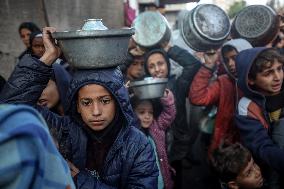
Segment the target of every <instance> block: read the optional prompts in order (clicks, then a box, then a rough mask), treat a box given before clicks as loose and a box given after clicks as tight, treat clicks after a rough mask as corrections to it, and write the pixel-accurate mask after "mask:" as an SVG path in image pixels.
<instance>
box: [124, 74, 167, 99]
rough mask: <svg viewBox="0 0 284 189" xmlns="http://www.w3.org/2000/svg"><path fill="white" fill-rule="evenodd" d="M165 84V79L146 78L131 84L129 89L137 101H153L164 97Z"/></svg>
mask: <svg viewBox="0 0 284 189" xmlns="http://www.w3.org/2000/svg"><path fill="white" fill-rule="evenodd" d="M167 83H168V79H167V78H152V77H148V78H145V79H144V80H141V81H134V82H131V83H130V86H129V87H130V89H132V90H133V92H134V95H135V96H137V97H138V98H139V99H153V98H160V97H162V96H163V95H164V91H165V88H166V85H167Z"/></svg>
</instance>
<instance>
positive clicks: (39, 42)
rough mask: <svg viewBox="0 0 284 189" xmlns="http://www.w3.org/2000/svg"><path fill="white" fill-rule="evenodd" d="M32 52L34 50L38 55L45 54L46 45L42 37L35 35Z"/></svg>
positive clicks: (34, 53)
mask: <svg viewBox="0 0 284 189" xmlns="http://www.w3.org/2000/svg"><path fill="white" fill-rule="evenodd" d="M32 52H33V55H36V56H37V57H42V56H43V54H44V52H45V48H44V45H43V39H42V37H35V38H34V39H33V42H32Z"/></svg>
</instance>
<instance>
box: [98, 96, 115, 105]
mask: <svg viewBox="0 0 284 189" xmlns="http://www.w3.org/2000/svg"><path fill="white" fill-rule="evenodd" d="M111 100H112V99H111V98H110V97H103V98H101V99H100V102H101V103H102V104H109V103H110V101H111Z"/></svg>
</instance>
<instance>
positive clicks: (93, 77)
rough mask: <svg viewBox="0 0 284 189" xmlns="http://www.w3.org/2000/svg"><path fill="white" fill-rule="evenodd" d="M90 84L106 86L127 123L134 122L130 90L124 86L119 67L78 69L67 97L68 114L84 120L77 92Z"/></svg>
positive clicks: (78, 119) (80, 120)
mask: <svg viewBox="0 0 284 189" xmlns="http://www.w3.org/2000/svg"><path fill="white" fill-rule="evenodd" d="M88 84H98V85H101V86H103V87H105V88H106V89H107V90H108V91H109V92H110V93H111V94H112V95H113V96H114V98H115V100H116V102H117V104H118V106H119V108H120V109H121V112H122V113H123V116H124V118H125V120H126V122H127V125H132V124H134V122H133V115H134V113H133V110H132V108H131V105H130V101H129V96H128V91H127V89H126V88H125V87H124V79H123V75H122V73H121V71H120V68H119V67H112V68H104V69H94V70H92V69H90V70H77V71H76V72H75V73H74V76H73V79H72V81H71V83H70V86H69V90H68V94H67V99H68V103H67V104H68V105H69V106H68V112H67V113H68V114H69V115H70V116H71V117H72V118H73V119H75V120H76V121H78V122H82V119H81V116H80V114H79V113H78V112H77V93H78V91H79V89H80V88H81V87H83V86H85V85H88Z"/></svg>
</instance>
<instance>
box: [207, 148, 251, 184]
mask: <svg viewBox="0 0 284 189" xmlns="http://www.w3.org/2000/svg"><path fill="white" fill-rule="evenodd" d="M251 157H252V156H251V153H250V151H249V150H248V149H246V148H245V147H243V146H242V145H241V144H240V143H235V144H228V143H227V144H225V143H222V144H221V145H220V146H219V147H218V148H217V149H216V150H215V151H213V153H212V156H211V158H210V163H211V165H212V167H213V169H214V171H215V172H216V173H217V175H218V177H219V179H220V180H221V182H222V183H228V182H229V181H233V180H235V179H236V178H237V176H238V175H239V174H240V173H241V172H242V171H243V169H244V168H245V167H246V166H247V164H248V163H249V161H250V160H251Z"/></svg>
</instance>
